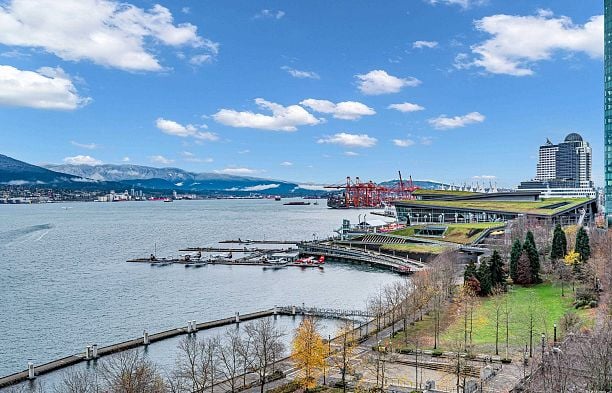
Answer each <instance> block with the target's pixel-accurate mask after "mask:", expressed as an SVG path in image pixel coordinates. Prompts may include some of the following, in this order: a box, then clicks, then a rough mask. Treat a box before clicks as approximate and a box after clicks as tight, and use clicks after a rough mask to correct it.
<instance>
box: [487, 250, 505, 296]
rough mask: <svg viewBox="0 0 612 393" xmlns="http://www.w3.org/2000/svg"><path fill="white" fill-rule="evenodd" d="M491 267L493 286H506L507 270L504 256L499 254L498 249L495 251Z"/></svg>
mask: <svg viewBox="0 0 612 393" xmlns="http://www.w3.org/2000/svg"><path fill="white" fill-rule="evenodd" d="M489 267H490V270H491V286H492V287H495V286H496V285H500V284H501V285H502V286H505V284H506V272H505V271H504V262H503V261H502V257H501V255H499V253H498V252H497V250H495V251H493V255H492V256H491V262H490V263H489Z"/></svg>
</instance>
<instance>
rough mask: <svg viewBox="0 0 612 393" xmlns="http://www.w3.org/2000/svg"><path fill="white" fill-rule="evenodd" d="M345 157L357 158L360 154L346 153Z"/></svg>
mask: <svg viewBox="0 0 612 393" xmlns="http://www.w3.org/2000/svg"><path fill="white" fill-rule="evenodd" d="M344 155H345V156H347V157H357V156H358V155H359V153H356V152H354V151H345V152H344Z"/></svg>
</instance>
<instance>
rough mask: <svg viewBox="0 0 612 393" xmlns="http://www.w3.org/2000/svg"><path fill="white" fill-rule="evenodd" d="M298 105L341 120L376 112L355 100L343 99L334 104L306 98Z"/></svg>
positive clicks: (355, 118)
mask: <svg viewBox="0 0 612 393" xmlns="http://www.w3.org/2000/svg"><path fill="white" fill-rule="evenodd" d="M300 105H303V106H306V107H308V108H310V109H312V110H313V111H315V112H320V113H327V114H331V115H333V116H334V117H335V118H336V119H343V120H357V119H360V118H361V117H362V116H371V115H375V114H376V112H375V111H374V109H372V108H370V107H369V106H367V105H364V104H362V103H361V102H356V101H344V102H339V103H337V104H334V103H333V102H331V101H327V100H316V99H314V98H308V99H306V100H304V101H302V102H300Z"/></svg>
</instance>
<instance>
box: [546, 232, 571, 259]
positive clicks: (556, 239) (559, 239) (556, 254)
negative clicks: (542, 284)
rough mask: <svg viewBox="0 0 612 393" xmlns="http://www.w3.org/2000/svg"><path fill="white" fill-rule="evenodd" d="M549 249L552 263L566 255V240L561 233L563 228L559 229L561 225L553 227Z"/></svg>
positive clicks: (563, 233)
mask: <svg viewBox="0 0 612 393" xmlns="http://www.w3.org/2000/svg"><path fill="white" fill-rule="evenodd" d="M551 248H552V250H551V251H550V258H551V259H552V260H553V261H557V260H560V259H563V257H565V254H567V238H566V237H565V232H563V228H561V224H557V225H556V226H555V232H554V234H553V240H552V247H551Z"/></svg>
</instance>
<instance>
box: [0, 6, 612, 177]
mask: <svg viewBox="0 0 612 393" xmlns="http://www.w3.org/2000/svg"><path fill="white" fill-rule="evenodd" d="M37 3H40V4H37ZM602 6H603V5H602V3H601V1H587V2H576V1H573V0H563V1H552V0H546V1H544V0H543V1H531V0H530V1H527V0H519V1H513V2H507V1H501V0H462V1H455V0H437V1H434V0H414V1H411V2H404V1H390V2H385V5H384V7H382V6H380V5H379V4H377V3H375V2H364V3H355V2H334V3H333V4H330V3H329V2H325V1H322V0H317V1H307V2H299V3H287V2H282V1H278V0H277V1H267V2H265V3H264V2H253V1H235V2H220V1H204V2H195V1H194V2H187V1H185V2H181V3H180V5H179V4H177V3H176V2H170V1H163V0H162V1H158V2H150V1H144V0H142V1H136V0H132V1H130V2H129V3H119V2H116V1H112V0H103V1H93V0H79V1H77V0H66V1H61V2H53V1H49V0H39V1H31V0H30V1H25V0H9V1H6V2H3V3H2V4H1V5H0V21H2V22H1V23H0V118H1V119H2V126H1V127H0V129H1V131H0V135H2V148H1V149H0V153H2V154H6V155H8V156H11V157H14V158H16V159H19V160H23V161H26V162H31V163H34V164H42V163H56V164H61V163H82V164H100V163H108V164H122V163H131V164H137V165H145V166H156V167H166V166H172V167H179V168H182V169H185V170H189V171H193V172H216V173H222V174H235V175H247V176H254V177H262V178H271V179H284V180H290V181H298V182H303V183H306V182H311V183H337V182H339V181H342V180H343V179H344V178H345V177H346V176H352V177H355V176H359V177H361V179H373V180H375V181H383V180H388V179H392V178H395V177H397V171H398V170H401V171H402V174H403V175H404V177H408V176H409V175H412V177H413V178H414V179H419V180H437V181H442V182H446V183H455V184H463V183H468V184H470V183H476V182H480V183H481V184H482V183H484V184H488V183H489V182H492V183H497V185H498V186H499V187H515V186H517V185H518V184H519V183H520V182H521V181H522V180H525V179H527V178H530V177H533V175H534V168H535V166H536V163H537V161H538V147H539V146H540V145H542V144H543V143H545V141H546V139H547V138H550V139H551V140H559V141H560V140H563V138H564V137H565V135H567V134H570V133H572V132H576V133H579V134H581V135H582V136H583V137H584V139H585V140H586V141H588V142H590V144H591V147H592V151H593V181H594V182H595V185H596V186H602V185H603V184H604V182H603V180H604V170H603V167H604V160H603V152H604V146H603V138H602V132H603V131H602V129H603V127H602V122H601V120H602V114H601V96H602V93H603V89H602V80H603V52H604V45H603V35H604V17H603V7H602ZM76 20H78V21H79V22H78V23H76V22H73V21H76ZM536 38H537V39H536Z"/></svg>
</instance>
